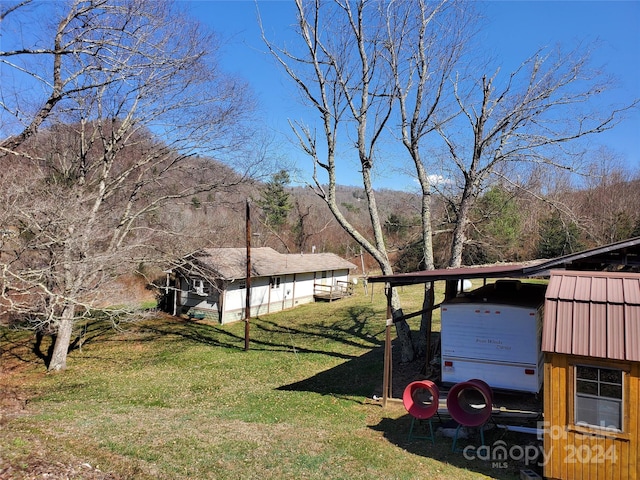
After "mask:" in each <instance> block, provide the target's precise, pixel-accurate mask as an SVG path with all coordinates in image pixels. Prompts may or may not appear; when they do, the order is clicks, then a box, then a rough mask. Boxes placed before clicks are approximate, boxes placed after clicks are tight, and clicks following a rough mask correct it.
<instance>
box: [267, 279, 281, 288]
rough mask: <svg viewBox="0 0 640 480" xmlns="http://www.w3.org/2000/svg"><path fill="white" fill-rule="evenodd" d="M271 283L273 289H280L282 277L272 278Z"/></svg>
mask: <svg viewBox="0 0 640 480" xmlns="http://www.w3.org/2000/svg"><path fill="white" fill-rule="evenodd" d="M269 283H270V284H271V288H280V277H271V279H270V281H269Z"/></svg>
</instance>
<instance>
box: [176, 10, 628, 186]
mask: <svg viewBox="0 0 640 480" xmlns="http://www.w3.org/2000/svg"><path fill="white" fill-rule="evenodd" d="M481 5H482V7H483V8H484V12H485V14H486V19H485V28H483V30H482V32H481V33H480V37H479V39H480V41H482V43H483V45H485V46H486V49H487V51H488V52H491V53H493V56H494V57H495V58H497V59H499V62H500V63H501V65H502V67H503V69H505V70H510V69H512V68H514V67H516V66H517V65H518V64H519V63H520V62H521V61H523V60H524V59H525V58H527V57H528V56H530V55H531V54H533V53H534V52H535V51H536V50H537V49H538V48H540V47H544V46H554V45H556V44H560V45H562V46H563V47H565V48H571V47H572V46H574V45H576V44H577V43H579V42H584V41H586V42H590V41H598V42H599V50H598V52H597V54H596V55H595V56H594V64H595V65H601V66H603V67H604V68H605V69H606V71H607V73H609V74H612V75H614V76H615V77H616V79H617V81H618V86H619V88H618V89H617V91H616V93H617V100H618V101H620V102H630V101H631V100H632V99H636V98H640V1H490V2H487V3H483V4H481ZM259 7H260V13H261V15H262V18H263V23H264V26H265V29H266V31H267V33H268V34H273V35H274V36H277V37H278V38H286V31H287V30H288V29H289V28H290V25H291V24H293V23H295V11H294V8H293V5H292V2H290V1H286V0H280V1H262V0H261V1H259ZM189 8H190V9H191V11H192V12H193V14H194V16H196V17H197V18H198V19H199V20H200V21H202V22H203V23H204V24H206V25H208V26H209V27H210V28H212V29H213V30H214V31H215V32H217V33H218V34H219V35H220V36H221V37H222V38H223V39H224V40H225V47H224V50H223V55H222V64H223V67H224V68H225V69H227V70H229V71H231V72H234V73H236V74H238V75H240V76H242V77H243V78H245V79H246V80H247V81H248V82H249V83H250V84H251V86H252V87H253V89H254V91H255V94H256V96H257V98H258V100H259V102H260V105H261V108H262V113H263V116H264V118H265V121H266V123H267V125H268V126H269V128H270V129H271V130H272V132H273V134H274V136H275V139H276V144H275V146H274V148H275V149H276V150H277V153H278V154H280V155H283V156H285V157H287V158H288V159H289V161H291V162H294V163H295V165H296V166H297V167H298V168H299V169H301V171H302V172H303V175H305V174H306V175H307V176H308V172H309V170H310V161H309V160H308V159H306V158H305V157H304V155H303V154H302V153H301V152H299V151H298V150H297V149H296V148H295V147H294V145H293V142H290V141H289V140H290V139H291V133H290V130H289V127H288V124H287V119H296V118H300V117H304V116H305V115H306V114H308V113H309V110H305V109H304V108H302V107H301V105H300V102H299V99H298V94H297V92H296V90H295V88H294V87H293V85H292V84H291V83H290V82H289V81H288V79H287V78H286V77H285V75H284V73H283V72H282V71H281V70H280V69H278V68H277V67H276V65H275V63H274V61H273V59H271V58H270V57H269V56H268V55H267V54H266V53H265V47H264V45H263V44H262V41H261V39H260V32H259V29H258V25H257V22H256V4H255V3H254V2H253V1H251V0H246V1H245V0H236V1H233V0H226V1H221V0H200V1H190V2H189ZM288 139H289V140H288ZM593 142H594V145H593V146H594V148H595V147H596V146H597V145H599V144H602V145H606V146H607V147H608V148H610V149H612V150H613V151H614V152H616V153H617V154H619V155H620V157H621V158H622V159H623V160H624V161H625V162H626V164H627V165H628V166H629V167H630V168H632V169H634V170H636V171H638V170H639V169H640V112H639V111H638V110H636V111H635V112H634V113H633V114H632V116H631V117H630V118H629V119H628V120H626V121H625V122H624V123H623V124H621V125H619V126H617V127H616V128H615V130H613V131H611V132H608V133H606V134H602V135H599V136H597V137H596V138H594V140H593ZM399 177H401V176H399V175H395V174H393V173H389V174H386V175H385V174H384V173H380V174H379V175H378V176H377V177H376V178H377V184H376V186H377V187H388V188H409V187H410V180H408V179H406V178H405V179H399ZM340 183H342V184H347V185H358V184H360V181H359V174H358V173H357V165H356V164H355V163H354V164H352V165H350V168H347V169H345V170H343V171H342V173H341V175H340Z"/></svg>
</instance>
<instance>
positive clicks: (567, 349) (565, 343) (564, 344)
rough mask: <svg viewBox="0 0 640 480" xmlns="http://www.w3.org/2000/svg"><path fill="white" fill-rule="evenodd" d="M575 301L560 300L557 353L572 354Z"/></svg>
mask: <svg viewBox="0 0 640 480" xmlns="http://www.w3.org/2000/svg"><path fill="white" fill-rule="evenodd" d="M572 327H573V302H563V301H559V302H558V317H557V321H556V345H555V350H554V351H555V352H556V353H567V354H571V351H572V348H571V343H572V340H573V337H572V335H573V331H572V330H573V328H572Z"/></svg>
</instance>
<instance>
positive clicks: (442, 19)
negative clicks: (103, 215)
mask: <svg viewBox="0 0 640 480" xmlns="http://www.w3.org/2000/svg"><path fill="white" fill-rule="evenodd" d="M383 13H384V18H385V21H386V31H387V37H386V42H385V46H386V59H387V61H388V64H389V70H390V73H391V75H392V78H393V84H394V87H395V95H396V97H397V102H398V114H399V119H400V127H399V136H400V139H401V141H402V145H403V146H404V147H405V149H406V151H407V153H408V155H409V157H410V158H411V160H412V163H413V165H414V168H415V176H416V178H417V180H418V183H419V185H420V191H421V197H422V204H421V224H422V250H423V264H424V268H425V269H427V270H432V269H433V268H434V255H433V234H434V232H433V226H432V212H431V205H432V193H433V186H432V181H431V175H430V174H429V172H428V171H427V167H426V164H425V159H424V158H423V150H424V148H425V143H426V140H427V138H428V136H429V135H430V134H431V133H433V132H435V131H436V130H437V129H439V128H442V127H443V126H444V125H446V124H447V123H448V122H449V121H451V120H452V118H453V117H454V114H453V113H452V112H453V110H452V109H451V108H449V102H450V93H449V92H448V90H447V85H448V80H449V78H450V75H451V74H452V71H453V69H454V68H455V67H456V65H457V63H458V61H459V60H460V57H461V55H462V53H463V51H464V48H465V45H466V40H467V36H468V32H469V26H470V20H471V19H472V18H474V16H473V13H472V6H470V5H469V4H468V3H465V4H464V5H462V4H460V3H458V2H455V1H450V0H440V1H438V2H429V1H425V0H419V1H416V2H410V3H407V2H402V1H393V2H391V3H390V4H389V5H388V6H387V5H384V11H383ZM427 146H428V144H427ZM433 298H434V297H433V290H432V285H431V284H425V295H424V301H423V314H422V321H421V326H420V335H419V337H418V342H417V344H418V348H419V350H420V351H424V350H425V349H427V348H429V347H428V345H427V343H426V340H427V338H428V337H429V333H428V332H430V331H431V313H432V309H431V307H432V306H433Z"/></svg>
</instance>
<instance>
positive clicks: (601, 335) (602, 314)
mask: <svg viewBox="0 0 640 480" xmlns="http://www.w3.org/2000/svg"><path fill="white" fill-rule="evenodd" d="M589 310H590V312H589V355H590V356H592V357H599V358H607V304H606V303H591V304H589Z"/></svg>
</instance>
